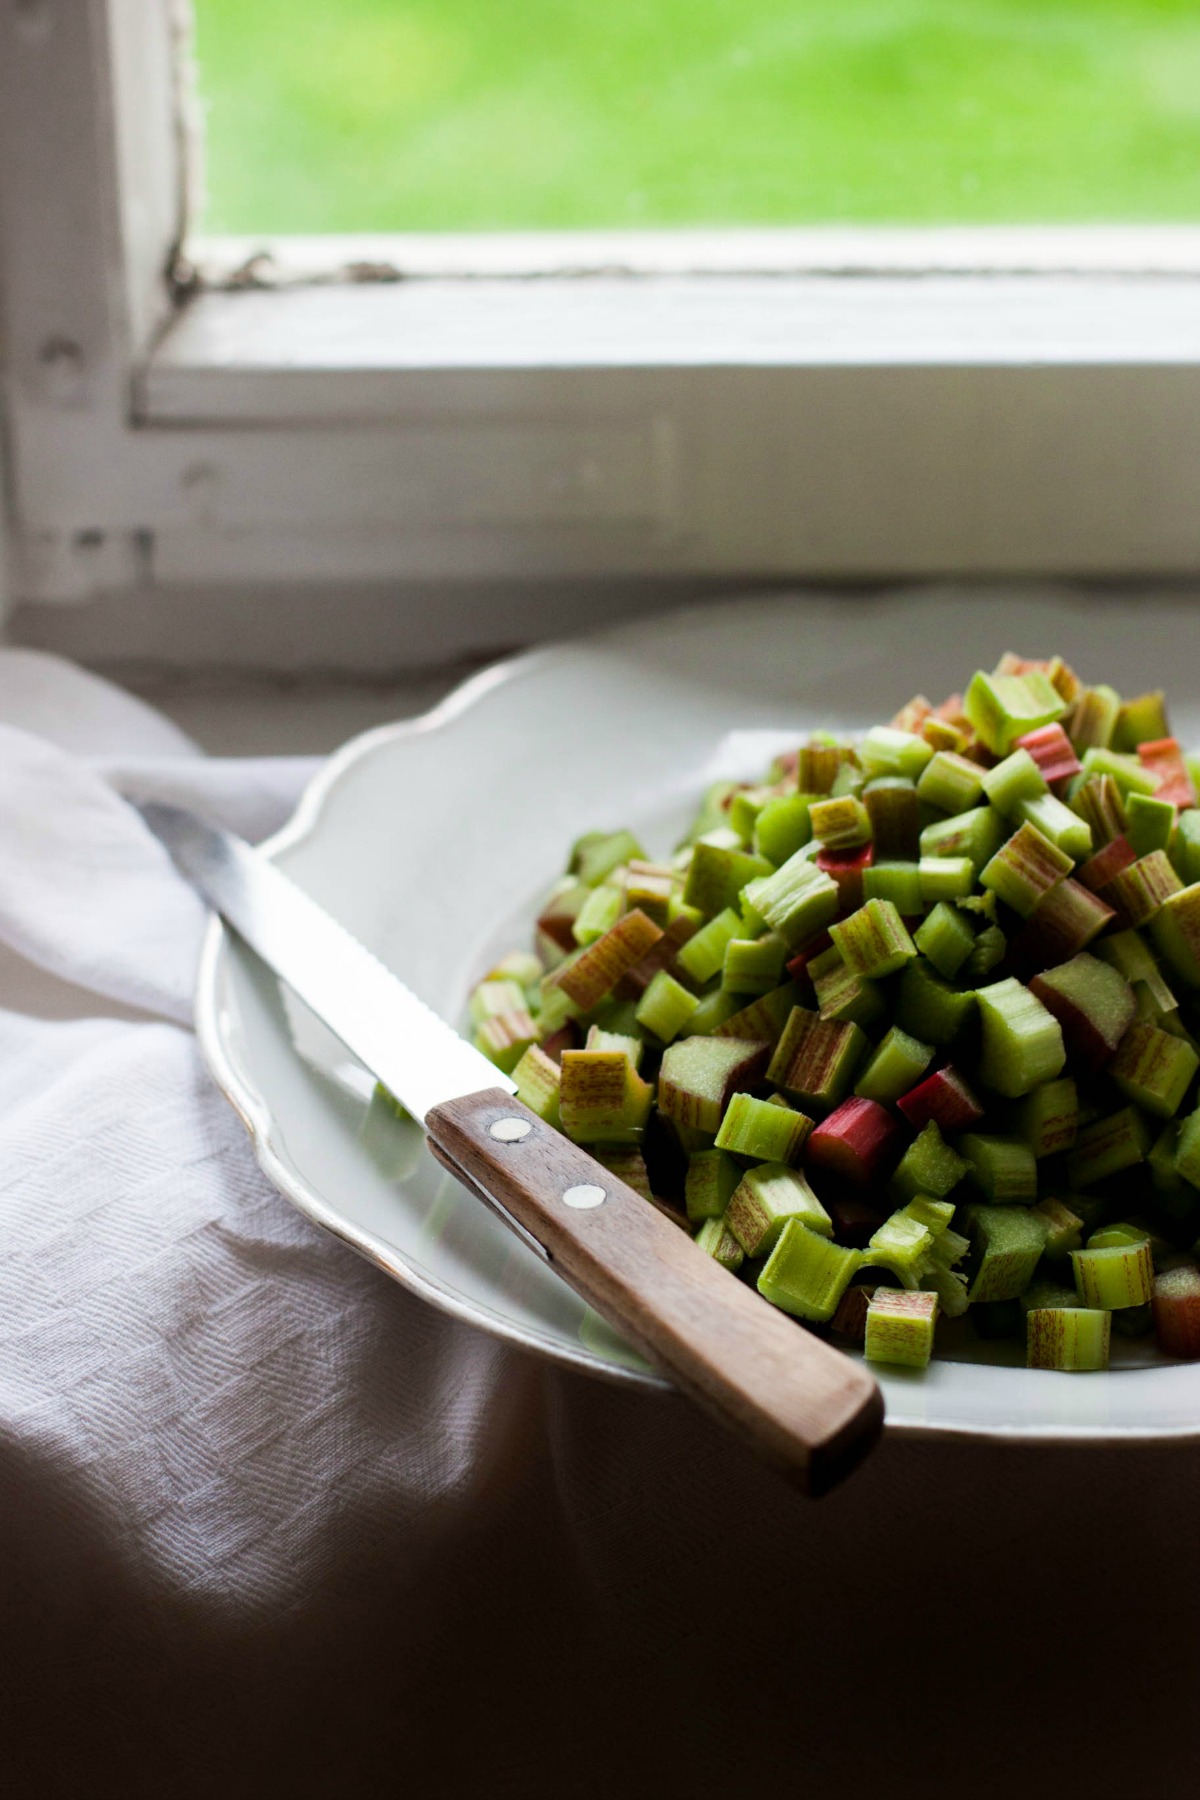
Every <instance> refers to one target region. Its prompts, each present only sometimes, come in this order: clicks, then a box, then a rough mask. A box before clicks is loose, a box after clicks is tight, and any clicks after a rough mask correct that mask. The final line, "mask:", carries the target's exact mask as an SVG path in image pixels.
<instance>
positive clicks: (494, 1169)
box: [138, 801, 883, 1494]
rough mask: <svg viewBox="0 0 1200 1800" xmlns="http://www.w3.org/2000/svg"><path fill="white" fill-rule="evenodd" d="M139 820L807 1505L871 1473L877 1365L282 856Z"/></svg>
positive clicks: (629, 1331) (206, 830)
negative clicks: (856, 1475) (534, 1089)
mask: <svg viewBox="0 0 1200 1800" xmlns="http://www.w3.org/2000/svg"><path fill="white" fill-rule="evenodd" d="M138 811H139V812H140V813H141V815H142V817H143V819H144V820H145V821H146V824H147V825H148V826H149V828H150V829H151V830H152V831H153V832H154V834H155V835H156V836H157V837H158V838H159V839H160V841H161V842H162V843H163V844H164V845H165V847H166V849H167V850H168V852H169V854H170V855H171V857H172V859H173V861H174V862H175V865H176V867H177V868H178V869H179V871H180V872H181V874H183V875H184V877H185V878H186V879H187V880H188V881H189V882H190V883H191V884H192V886H193V887H195V888H196V889H197V891H198V892H199V893H200V894H201V895H203V897H204V898H205V899H206V900H207V901H208V902H209V904H210V905H211V906H212V907H213V908H214V910H215V911H216V912H218V913H219V914H220V915H221V917H222V918H223V919H224V920H225V921H226V923H227V924H229V925H231V926H232V927H233V929H234V930H235V931H236V932H237V934H238V935H239V936H240V937H241V938H243V939H244V940H245V942H246V943H247V944H248V945H249V946H250V948H251V949H252V950H253V951H254V952H255V953H256V954H257V955H258V956H260V957H261V958H262V960H263V961H264V962H265V963H267V965H268V966H269V967H270V968H272V969H273V970H274V971H275V973H276V974H277V975H279V976H280V978H281V979H282V980H283V981H284V982H286V984H287V985H288V987H290V988H291V989H293V991H294V992H295V993H296V994H297V995H298V996H299V998H300V999H301V1000H303V1001H304V1002H305V1004H306V1005H307V1006H309V1007H310V1008H311V1009H312V1010H313V1011H314V1012H315V1013H316V1014H317V1015H318V1016H319V1017H320V1018H321V1019H323V1020H324V1022H325V1023H326V1024H327V1025H328V1026H329V1027H330V1029H331V1030H332V1031H333V1032H335V1033H336V1035H337V1036H338V1037H339V1038H340V1039H341V1040H342V1042H343V1043H344V1044H345V1045H346V1047H347V1049H349V1050H350V1051H351V1052H352V1053H353V1054H354V1055H355V1056H357V1057H358V1058H359V1059H360V1060H361V1061H362V1062H364V1063H365V1064H366V1066H367V1068H368V1069H369V1070H370V1071H371V1072H372V1074H374V1075H376V1076H377V1077H378V1078H379V1080H381V1081H382V1082H383V1084H384V1086H385V1087H387V1088H388V1089H389V1090H390V1091H391V1092H392V1093H393V1094H395V1095H396V1096H397V1098H398V1099H400V1100H401V1101H402V1102H403V1103H404V1105H405V1106H406V1107H407V1108H408V1110H409V1111H410V1112H412V1113H413V1114H414V1116H415V1117H417V1118H418V1119H421V1120H423V1121H424V1126H425V1131H426V1135H427V1137H428V1140H429V1146H430V1149H431V1150H432V1152H433V1154H434V1155H435V1156H436V1157H437V1158H438V1160H439V1161H440V1162H441V1163H443V1165H444V1166H445V1167H446V1168H448V1169H449V1170H450V1171H451V1173H452V1174H454V1175H455V1176H456V1177H457V1178H458V1179H459V1180H460V1181H461V1182H462V1183H463V1185H464V1186H465V1187H467V1188H469V1189H470V1190H471V1191H472V1192H473V1193H474V1194H475V1195H476V1196H477V1197H478V1198H480V1199H482V1200H484V1201H486V1203H487V1204H489V1205H490V1206H492V1207H493V1208H494V1209H495V1210H496V1211H497V1212H498V1213H499V1214H500V1216H501V1217H502V1218H504V1219H505V1220H506V1222H507V1223H508V1224H510V1225H511V1226H512V1227H513V1228H514V1230H516V1231H517V1232H518V1233H519V1234H520V1235H521V1236H522V1237H523V1238H525V1239H526V1241H528V1242H530V1243H531V1244H532V1245H533V1247H534V1248H535V1249H536V1250H538V1251H539V1252H540V1253H541V1254H542V1255H543V1256H544V1257H545V1258H546V1259H547V1260H548V1261H549V1262H550V1264H551V1266H552V1267H553V1268H554V1269H555V1270H556V1271H557V1272H558V1273H559V1274H560V1275H561V1276H562V1277H563V1278H564V1279H565V1280H566V1281H567V1282H569V1283H570V1285H571V1286H572V1287H573V1288H575V1290H576V1291H577V1292H578V1293H579V1294H581V1295H582V1296H583V1298H584V1299H585V1300H586V1301H588V1303H589V1304H590V1305H591V1306H593V1307H594V1308H595V1309H596V1311H598V1312H599V1313H601V1314H602V1315H603V1316H604V1317H605V1318H607V1319H608V1320H609V1322H610V1323H611V1324H612V1325H614V1326H615V1328H616V1329H617V1330H618V1331H620V1332H621V1333H622V1334H623V1335H624V1336H625V1337H626V1338H628V1339H629V1340H630V1341H631V1342H632V1343H634V1344H635V1345H636V1346H637V1347H638V1348H639V1349H641V1350H642V1351H643V1352H644V1354H645V1355H646V1356H648V1357H649V1358H650V1359H651V1360H652V1361H653V1362H655V1363H657V1364H658V1365H659V1367H661V1368H663V1369H664V1370H665V1371H666V1372H667V1373H668V1374H669V1375H670V1376H671V1377H672V1378H673V1379H674V1381H675V1382H676V1384H677V1385H678V1386H679V1387H681V1388H682V1389H683V1390H684V1392H685V1393H687V1394H689V1395H690V1396H691V1397H692V1398H693V1399H694V1400H696V1401H697V1402H698V1403H699V1404H700V1405H701V1406H703V1407H704V1408H705V1409H706V1410H707V1411H709V1412H710V1413H712V1414H713V1415H714V1416H715V1417H717V1418H718V1419H720V1420H721V1422H722V1423H723V1424H725V1425H726V1426H728V1427H730V1428H731V1429H732V1430H733V1431H735V1432H736V1433H737V1434H738V1435H739V1436H740V1437H741V1438H742V1439H743V1440H744V1441H745V1442H746V1443H748V1444H749V1446H750V1447H751V1448H752V1449H753V1450H754V1451H756V1452H757V1454H759V1455H760V1456H762V1457H764V1458H766V1460H768V1461H769V1462H771V1463H773V1464H774V1465H775V1466H776V1467H777V1468H779V1469H780V1470H781V1471H782V1472H783V1473H784V1474H785V1475H786V1476H788V1478H789V1479H790V1480H792V1481H793V1482H794V1483H795V1484H796V1485H797V1486H799V1487H800V1488H802V1489H803V1490H804V1491H806V1492H808V1493H812V1494H817V1493H823V1492H824V1491H826V1489H828V1488H829V1487H830V1486H832V1485H833V1484H834V1483H835V1482H836V1481H838V1480H840V1479H841V1478H842V1477H843V1476H844V1475H845V1474H847V1473H848V1472H849V1470H850V1469H852V1468H853V1467H854V1466H855V1465H856V1464H857V1462H858V1461H859V1460H860V1459H861V1457H862V1456H863V1455H864V1454H865V1453H866V1451H867V1450H869V1449H870V1447H871V1445H872V1444H873V1443H874V1442H875V1440H876V1438H877V1437H878V1436H879V1433H880V1430H881V1428H882V1423H883V1402H882V1397H881V1395H880V1393H879V1389H878V1387H877V1386H876V1383H875V1382H874V1380H873V1379H872V1377H871V1375H870V1374H869V1372H868V1371H867V1370H866V1369H865V1368H864V1367H863V1366H862V1365H861V1364H860V1363H858V1362H855V1361H853V1360H851V1358H849V1357H847V1356H844V1355H842V1354H841V1352H839V1351H837V1350H834V1349H833V1348H832V1347H831V1346H830V1345H828V1344H826V1343H823V1342H822V1341H821V1340H820V1339H819V1338H817V1337H815V1336H813V1335H812V1334H811V1333H810V1332H808V1331H805V1330H803V1329H800V1328H799V1327H798V1326H797V1325H796V1323H795V1322H794V1321H792V1320H791V1319H789V1318H788V1317H787V1315H785V1314H784V1313H781V1312H778V1311H776V1310H775V1309H774V1308H773V1307H771V1306H768V1305H767V1304H766V1302H765V1301H763V1300H761V1299H760V1298H759V1297H758V1296H757V1295H756V1294H755V1293H753V1292H752V1291H751V1290H750V1288H748V1287H747V1286H746V1285H745V1283H743V1282H741V1281H739V1280H738V1279H737V1277H736V1276H733V1275H731V1274H730V1273H729V1272H728V1271H727V1270H725V1269H723V1268H721V1267H720V1266H719V1265H718V1264H717V1263H716V1262H715V1261H714V1260H713V1259H712V1258H711V1257H708V1256H705V1255H704V1254H703V1253H702V1252H701V1251H700V1250H698V1249H697V1247H696V1246H695V1245H694V1244H693V1243H692V1242H691V1239H690V1237H689V1236H688V1234H687V1232H686V1231H682V1230H680V1229H679V1226H678V1225H677V1224H676V1223H675V1222H673V1221H672V1220H671V1219H669V1218H667V1217H666V1216H665V1215H664V1213H663V1212H662V1211H660V1210H659V1209H658V1208H657V1207H655V1206H653V1205H650V1204H648V1203H647V1202H646V1200H645V1199H644V1198H643V1197H642V1196H641V1195H640V1194H637V1193H635V1192H634V1191H633V1189H632V1188H629V1187H627V1186H626V1185H625V1184H624V1183H623V1182H621V1181H619V1180H618V1179H617V1178H616V1177H615V1176H613V1175H612V1174H611V1173H610V1171H609V1170H608V1169H606V1168H605V1167H604V1166H603V1165H602V1164H601V1163H600V1162H598V1161H596V1160H595V1159H594V1158H593V1157H592V1156H591V1155H589V1153H588V1152H587V1150H585V1149H583V1148H582V1147H581V1146H579V1145H577V1144H574V1143H572V1142H571V1141H570V1140H569V1139H568V1138H566V1137H565V1136H564V1135H563V1134H562V1133H561V1132H560V1131H558V1130H556V1129H554V1128H553V1127H552V1126H550V1125H548V1124H547V1123H546V1121H545V1120H543V1119H541V1118H539V1117H538V1115H537V1114H535V1113H534V1112H532V1111H531V1110H530V1109H529V1108H528V1107H526V1106H524V1105H522V1103H521V1102H520V1101H519V1100H517V1099H516V1098H514V1096H515V1094H516V1084H515V1083H514V1082H513V1081H511V1080H510V1079H509V1078H508V1077H507V1076H506V1075H503V1074H502V1073H501V1072H500V1071H499V1070H498V1069H496V1068H495V1067H494V1065H493V1064H492V1063H490V1062H489V1061H488V1060H487V1058H486V1057H484V1056H483V1055H481V1053H480V1052H479V1051H478V1050H476V1049H475V1048H474V1046H473V1045H471V1044H468V1043H467V1042H466V1040H465V1039H463V1038H461V1037H459V1035H458V1033H457V1032H455V1031H453V1030H452V1029H451V1027H450V1026H449V1025H447V1024H446V1023H445V1021H444V1020H442V1019H440V1018H438V1016H437V1015H436V1013H434V1012H433V1011H431V1009H430V1008H429V1007H427V1006H426V1005H425V1004H424V1003H423V1002H422V1001H421V1000H419V999H418V998H417V996H416V995H415V994H413V993H412V992H411V991H410V990H409V989H408V988H407V987H405V985H404V983H403V982H402V981H400V980H399V979H398V977H397V976H396V975H394V974H393V973H392V972H391V971H390V970H389V969H387V968H386V967H385V966H384V965H383V963H381V962H380V961H379V959H378V958H377V957H375V956H373V955H372V953H371V952H370V951H369V950H368V949H367V948H366V947H365V945H363V944H360V943H359V942H358V940H357V939H356V938H354V937H353V936H352V934H351V933H350V932H349V931H347V930H346V928H345V927H344V926H343V925H341V924H340V923H339V922H338V921H337V920H336V919H334V918H333V917H332V916H331V915H330V914H329V913H328V912H326V911H325V909H324V908H323V907H321V906H320V905H318V903H317V902H316V901H315V900H313V899H312V898H311V896H309V895H308V894H306V893H305V892H304V891H303V889H302V888H300V887H299V886H298V885H297V884H296V883H295V882H293V881H292V880H291V879H290V877H288V876H287V875H285V874H284V873H283V871H282V870H281V869H279V868H278V867H276V866H275V864H273V863H272V862H271V861H270V859H269V858H268V857H266V856H264V855H262V854H261V852H259V851H256V850H254V849H253V848H252V847H251V846H250V845H249V844H247V843H245V842H243V840H242V839H240V838H238V837H235V836H234V834H233V833H232V832H227V831H223V830H221V829H220V828H218V827H216V826H214V825H211V824H209V823H208V822H207V821H206V820H203V819H201V818H199V817H198V816H197V815H196V814H194V813H190V812H188V811H186V810H185V809H184V808H182V807H175V806H166V805H163V804H161V803H159V802H156V801H148V802H145V803H143V804H142V805H141V806H139V807H138Z"/></svg>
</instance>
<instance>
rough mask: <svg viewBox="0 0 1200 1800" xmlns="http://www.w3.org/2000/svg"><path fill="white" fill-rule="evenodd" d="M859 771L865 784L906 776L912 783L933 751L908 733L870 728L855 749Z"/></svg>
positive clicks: (884, 727)
mask: <svg viewBox="0 0 1200 1800" xmlns="http://www.w3.org/2000/svg"><path fill="white" fill-rule="evenodd" d="M858 754H859V760H860V761H861V763H862V771H863V774H864V776H865V777H866V779H867V780H868V781H875V780H877V779H878V777H879V776H880V775H907V776H908V778H909V780H910V781H916V780H917V778H918V776H919V775H920V774H921V771H922V770H923V769H924V768H925V766H926V764H927V763H929V762H930V761H931V760H932V757H933V750H932V749H931V747H930V746H929V745H928V744H927V743H926V742H925V739H924V738H923V737H918V736H916V734H915V733H913V732H911V731H897V730H896V729H895V727H894V726H891V725H873V726H872V727H871V729H870V731H868V732H866V733H865V735H864V736H863V739H862V742H861V743H860V744H859V747H858Z"/></svg>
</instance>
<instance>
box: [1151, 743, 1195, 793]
mask: <svg viewBox="0 0 1200 1800" xmlns="http://www.w3.org/2000/svg"><path fill="white" fill-rule="evenodd" d="M1137 753H1138V761H1139V762H1140V763H1141V765H1142V767H1143V768H1144V769H1146V770H1148V772H1149V773H1150V774H1151V775H1153V777H1154V779H1155V781H1156V782H1157V783H1158V786H1157V787H1156V788H1155V790H1154V798H1155V799H1156V800H1169V801H1170V802H1171V804H1172V805H1173V806H1195V804H1196V789H1195V786H1194V785H1193V782H1192V778H1191V776H1190V775H1189V774H1188V772H1187V764H1186V763H1185V762H1184V760H1183V751H1182V750H1181V749H1180V748H1179V740H1178V738H1173V737H1168V738H1154V739H1153V740H1152V741H1151V742H1150V743H1147V744H1139V745H1138V750H1137Z"/></svg>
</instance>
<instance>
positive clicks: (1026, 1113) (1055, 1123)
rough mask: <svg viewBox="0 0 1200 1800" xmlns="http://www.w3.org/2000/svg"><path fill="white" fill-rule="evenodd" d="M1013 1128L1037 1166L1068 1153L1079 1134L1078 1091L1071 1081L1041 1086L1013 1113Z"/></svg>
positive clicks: (1061, 1079)
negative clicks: (1034, 1158) (1045, 1157)
mask: <svg viewBox="0 0 1200 1800" xmlns="http://www.w3.org/2000/svg"><path fill="white" fill-rule="evenodd" d="M1012 1125H1013V1130H1014V1131H1015V1132H1016V1134H1017V1136H1018V1137H1020V1138H1023V1139H1024V1140H1025V1142H1026V1143H1027V1144H1028V1145H1029V1148H1030V1149H1031V1150H1032V1152H1033V1154H1034V1156H1035V1157H1036V1158H1037V1159H1038V1161H1039V1162H1040V1161H1041V1159H1042V1157H1044V1156H1057V1155H1059V1153H1060V1152H1062V1151H1065V1150H1070V1149H1071V1148H1072V1147H1073V1146H1074V1143H1075V1138H1076V1134H1077V1132H1078V1130H1079V1091H1078V1089H1077V1088H1076V1086H1075V1082H1074V1080H1073V1078H1072V1077H1071V1076H1070V1075H1062V1076H1060V1077H1059V1079H1058V1080H1057V1081H1043V1082H1040V1083H1039V1084H1038V1086H1037V1087H1035V1088H1033V1089H1032V1090H1031V1091H1030V1092H1029V1093H1028V1094H1026V1096H1025V1098H1024V1099H1023V1100H1022V1101H1021V1102H1020V1103H1019V1104H1018V1106H1017V1107H1016V1108H1015V1109H1014V1112H1013V1120H1012Z"/></svg>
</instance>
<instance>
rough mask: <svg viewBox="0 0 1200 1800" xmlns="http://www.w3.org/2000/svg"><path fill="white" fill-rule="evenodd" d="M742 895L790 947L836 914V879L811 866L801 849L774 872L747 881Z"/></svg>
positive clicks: (807, 936) (818, 929)
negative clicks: (748, 882)
mask: <svg viewBox="0 0 1200 1800" xmlns="http://www.w3.org/2000/svg"><path fill="white" fill-rule="evenodd" d="M746 898H747V900H749V902H750V904H751V905H752V906H753V907H754V908H755V910H756V911H757V912H758V913H759V914H760V915H761V917H762V918H763V919H764V921H765V922H766V923H767V924H768V925H769V926H770V927H771V928H772V930H773V931H777V932H778V933H779V935H780V937H781V938H783V939H784V941H785V942H786V943H788V944H791V945H793V946H796V945H799V944H802V943H803V942H804V940H805V938H809V937H812V936H813V934H814V933H815V932H818V931H823V930H824V929H825V927H826V926H827V925H828V924H829V923H830V922H831V921H832V920H833V919H834V918H835V917H836V916H837V909H838V888H837V882H836V881H834V880H833V879H832V877H831V876H829V875H825V874H823V873H822V871H821V870H820V869H818V868H816V867H814V865H813V864H812V862H810V861H808V860H807V859H806V857H805V854H804V852H803V851H802V850H800V851H797V853H796V855H795V856H793V857H791V858H790V859H789V860H788V861H787V862H785V863H784V864H783V866H782V867H781V868H778V869H776V870H775V872H774V874H772V875H766V876H763V877H760V878H759V879H757V880H754V881H751V882H750V884H749V885H748V887H747V889H746Z"/></svg>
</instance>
